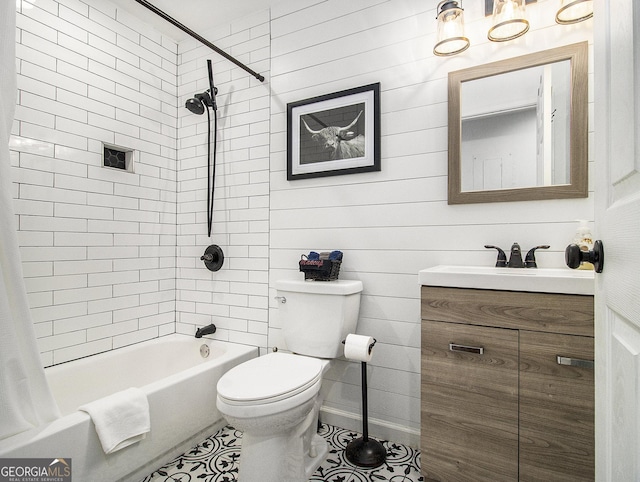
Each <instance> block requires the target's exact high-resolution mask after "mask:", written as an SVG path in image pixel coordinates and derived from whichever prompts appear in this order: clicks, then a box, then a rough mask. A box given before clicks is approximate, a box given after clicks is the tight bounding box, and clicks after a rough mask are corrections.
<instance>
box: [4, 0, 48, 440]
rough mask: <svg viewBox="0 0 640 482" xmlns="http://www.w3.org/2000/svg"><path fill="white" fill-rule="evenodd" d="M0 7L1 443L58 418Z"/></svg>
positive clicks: (9, 35) (7, 22) (7, 34)
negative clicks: (22, 208) (24, 235)
mask: <svg viewBox="0 0 640 482" xmlns="http://www.w3.org/2000/svg"><path fill="white" fill-rule="evenodd" d="M15 8H16V6H15V2H14V1H13V0H1V1H0V270H1V272H2V276H1V277H0V440H1V439H3V438H6V437H9V436H11V435H14V434H16V433H19V432H23V431H25V430H28V429H30V428H32V427H35V426H38V425H40V424H42V423H44V422H48V421H50V420H53V419H55V418H56V417H58V416H59V412H58V407H57V405H56V403H55V401H54V400H53V397H52V396H51V391H50V390H49V386H48V385H47V381H46V379H45V376H44V369H43V368H42V363H41V360H40V353H39V352H38V347H37V345H36V337H35V331H34V329H33V323H32V321H31V315H30V312H29V305H28V302H27V294H26V290H25V286H24V281H23V278H22V265H21V264H20V253H19V251H18V237H17V234H16V229H15V217H14V214H13V204H12V203H13V200H12V197H11V193H12V192H13V188H12V185H11V160H10V157H9V136H10V134H11V125H12V123H13V113H14V111H15V101H16V56H15V39H16V10H15Z"/></svg>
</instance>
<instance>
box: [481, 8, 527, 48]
mask: <svg viewBox="0 0 640 482" xmlns="http://www.w3.org/2000/svg"><path fill="white" fill-rule="evenodd" d="M528 31H529V22H528V21H527V19H526V18H525V0H493V27H491V28H490V29H489V35H488V37H489V40H491V41H493V42H506V41H507V40H513V39H514V38H518V37H520V36H521V35H524V34H525V33H527V32H528Z"/></svg>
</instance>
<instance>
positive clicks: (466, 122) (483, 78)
mask: <svg viewBox="0 0 640 482" xmlns="http://www.w3.org/2000/svg"><path fill="white" fill-rule="evenodd" d="M587 69H588V45H587V42H581V43H577V44H572V45H567V46H564V47H559V48H555V49H551V50H545V51H543V52H537V53H534V54H529V55H523V56H521V57H515V58H512V59H507V60H501V61H498V62H492V63H489V64H485V65H479V66H477V67H471V68H468V69H464V70H458V71H455V72H450V73H449V193H448V203H449V204H467V203H488V202H506V201H529V200H540V199H565V198H579V197H587V195H588V182H587V181H588V180H587V177H588V176H587V170H588V164H587V163H588V157H587V153H588V137H587V136H588V105H587V103H588V75H587V74H588V70H587Z"/></svg>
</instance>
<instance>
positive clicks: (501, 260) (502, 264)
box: [484, 244, 507, 268]
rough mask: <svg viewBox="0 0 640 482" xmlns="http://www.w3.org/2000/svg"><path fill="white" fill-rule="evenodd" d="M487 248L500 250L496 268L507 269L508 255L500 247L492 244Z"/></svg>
mask: <svg viewBox="0 0 640 482" xmlns="http://www.w3.org/2000/svg"><path fill="white" fill-rule="evenodd" d="M484 247H485V248H487V249H497V250H498V259H497V260H496V268H506V267H507V255H506V254H505V252H504V251H503V250H502V248H499V247H498V246H493V245H492V244H485V245H484Z"/></svg>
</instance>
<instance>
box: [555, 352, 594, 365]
mask: <svg viewBox="0 0 640 482" xmlns="http://www.w3.org/2000/svg"><path fill="white" fill-rule="evenodd" d="M556 361H557V362H558V365H566V366H571V367H580V368H593V360H581V359H580V358H569V357H568V356H560V355H557V356H556Z"/></svg>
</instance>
